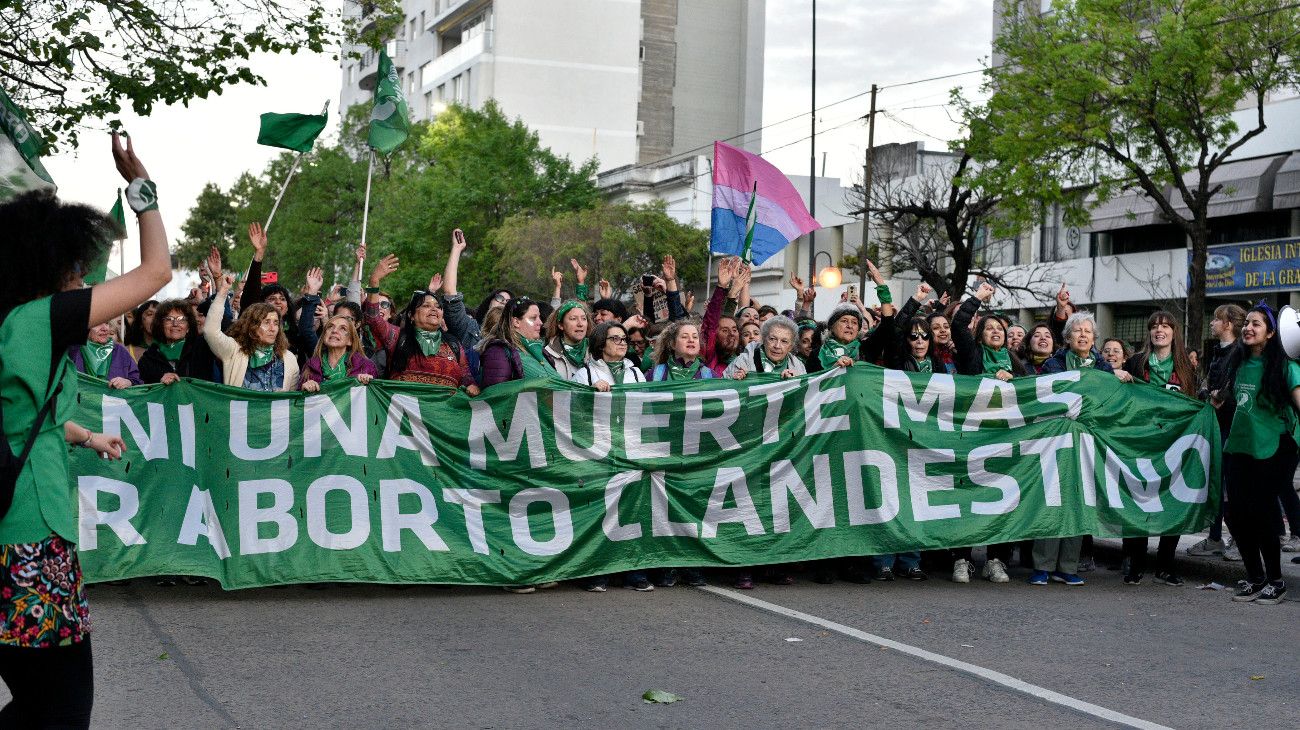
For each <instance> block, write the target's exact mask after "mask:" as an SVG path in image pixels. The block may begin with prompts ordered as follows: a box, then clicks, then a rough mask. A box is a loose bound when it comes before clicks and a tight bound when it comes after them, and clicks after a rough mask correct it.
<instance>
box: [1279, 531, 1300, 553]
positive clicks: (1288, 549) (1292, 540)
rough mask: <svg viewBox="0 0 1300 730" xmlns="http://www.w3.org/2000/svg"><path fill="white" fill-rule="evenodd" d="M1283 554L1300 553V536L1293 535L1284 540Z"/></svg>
mask: <svg viewBox="0 0 1300 730" xmlns="http://www.w3.org/2000/svg"><path fill="white" fill-rule="evenodd" d="M1282 552H1284V553H1300V536H1297V535H1291V536H1289V537H1285V538H1283V539H1282Z"/></svg>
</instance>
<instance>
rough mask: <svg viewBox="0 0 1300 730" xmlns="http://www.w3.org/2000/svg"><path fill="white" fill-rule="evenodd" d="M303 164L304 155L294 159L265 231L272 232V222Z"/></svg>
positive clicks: (264, 228) (268, 217)
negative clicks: (294, 175) (290, 182)
mask: <svg viewBox="0 0 1300 730" xmlns="http://www.w3.org/2000/svg"><path fill="white" fill-rule="evenodd" d="M301 162H302V153H301V152H299V153H298V156H297V157H295V158H293V167H291V168H289V174H288V176H287V177H285V178H284V184H283V185H281V186H280V194H279V195H277V196H275V204H274V205H272V206H271V215H269V216H267V217H266V225H264V226H262V229H263V230H265V231H267V232H270V230H271V221H272V220H275V211H276V210H277V209H279V207H280V200H281V199H282V198H284V191H286V190H288V189H289V181H290V180H292V179H293V174H294V173H295V172H297V171H298V165H299V164H300V163H301Z"/></svg>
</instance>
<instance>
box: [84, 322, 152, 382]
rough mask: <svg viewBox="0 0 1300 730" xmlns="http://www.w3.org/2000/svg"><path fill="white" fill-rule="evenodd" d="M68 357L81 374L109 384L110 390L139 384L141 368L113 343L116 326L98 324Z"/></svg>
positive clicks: (129, 354) (125, 351)
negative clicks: (82, 343) (83, 342)
mask: <svg viewBox="0 0 1300 730" xmlns="http://www.w3.org/2000/svg"><path fill="white" fill-rule="evenodd" d="M68 358H69V359H70V360H72V365H73V367H75V368H76V369H77V371H78V372H83V373H85V374H87V375H93V376H95V377H96V378H99V379H100V380H106V381H108V386H109V387H110V388H119V389H120V388H129V387H131V386H132V385H139V384H140V382H141V381H140V368H139V367H138V366H137V365H136V363H135V358H133V357H131V353H130V352H127V349H126V348H125V347H122V345H120V344H118V343H116V342H114V341H113V325H112V324H111V323H109V322H104V323H102V324H97V325H95V326H94V327H91V328H90V332H89V333H88V334H87V335H86V344H84V345H81V346H77V345H73V346H72V347H69V348H68Z"/></svg>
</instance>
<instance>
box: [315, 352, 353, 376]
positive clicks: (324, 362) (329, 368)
mask: <svg viewBox="0 0 1300 730" xmlns="http://www.w3.org/2000/svg"><path fill="white" fill-rule="evenodd" d="M351 359H352V355H351V354H349V353H346V352H345V353H343V356H342V357H340V358H339V362H338V364H337V365H330V355H329V353H328V352H322V353H321V356H320V374H321V378H322V379H323V380H324V381H325V382H327V383H328V382H329V381H331V380H344V379H346V378H347V377H348V361H349V360H351Z"/></svg>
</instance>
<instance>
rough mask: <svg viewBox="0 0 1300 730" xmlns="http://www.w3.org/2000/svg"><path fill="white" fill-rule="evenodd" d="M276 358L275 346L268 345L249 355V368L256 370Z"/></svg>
mask: <svg viewBox="0 0 1300 730" xmlns="http://www.w3.org/2000/svg"><path fill="white" fill-rule="evenodd" d="M274 359H275V346H274V345H267V346H266V347H259V348H257V349H256V350H253V354H252V355H249V356H248V368H249V369H250V370H254V369H256V368H260V367H262V366H263V365H266V364H268V363H270V362H271V361H272V360H274Z"/></svg>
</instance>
